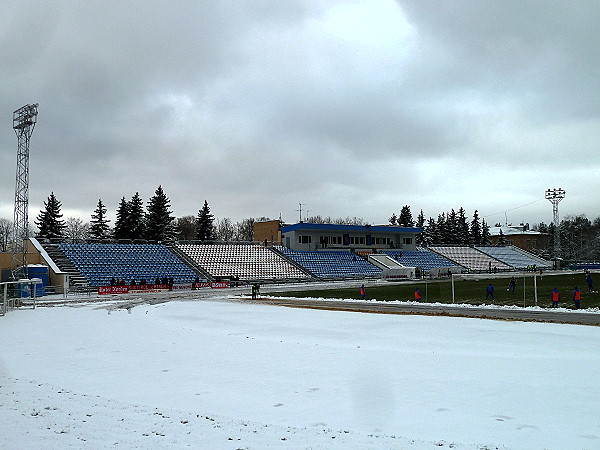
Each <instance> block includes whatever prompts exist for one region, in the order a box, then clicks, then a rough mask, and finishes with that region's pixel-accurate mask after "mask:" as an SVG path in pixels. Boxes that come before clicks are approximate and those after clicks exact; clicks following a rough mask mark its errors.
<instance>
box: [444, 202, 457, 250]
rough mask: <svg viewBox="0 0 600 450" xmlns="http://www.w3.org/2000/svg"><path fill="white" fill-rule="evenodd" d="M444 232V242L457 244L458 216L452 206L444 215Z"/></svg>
mask: <svg viewBox="0 0 600 450" xmlns="http://www.w3.org/2000/svg"><path fill="white" fill-rule="evenodd" d="M446 233H447V241H446V244H458V217H457V215H456V211H454V208H452V211H450V212H449V213H448V214H447V215H446Z"/></svg>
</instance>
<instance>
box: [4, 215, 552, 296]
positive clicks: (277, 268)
mask: <svg viewBox="0 0 600 450" xmlns="http://www.w3.org/2000/svg"><path fill="white" fill-rule="evenodd" d="M257 225H258V227H259V228H260V227H261V226H262V227H263V232H262V234H261V232H258V233H256V234H255V237H263V236H264V240H262V239H261V240H260V242H193V241H192V242H177V243H175V242H173V243H167V244H164V243H163V244H161V243H146V242H139V243H137V242H136V243H134V242H128V243H115V242H113V243H90V242H81V243H66V242H56V241H52V242H49V241H47V242H44V243H40V242H38V241H37V240H36V239H35V238H31V239H30V243H29V247H28V252H29V253H28V254H29V256H28V259H29V260H30V261H31V262H32V263H34V264H41V265H46V266H47V267H48V283H49V285H50V286H51V287H52V286H53V287H55V288H56V289H55V290H56V291H59V290H61V287H62V289H66V288H68V286H90V287H100V286H107V285H109V284H110V283H111V281H112V279H113V278H114V279H115V280H118V281H124V282H125V283H126V284H132V282H133V281H135V282H136V283H138V284H139V283H141V282H142V281H143V280H146V281H147V282H148V283H153V282H154V281H155V280H156V279H157V278H158V279H160V280H163V279H164V278H168V279H172V281H173V283H179V284H189V283H192V282H195V281H201V282H204V281H207V282H219V281H227V280H229V281H234V282H236V281H239V282H241V283H254V282H259V283H260V282H286V281H311V280H317V279H320V280H341V279H361V278H377V279H394V278H402V277H407V276H398V275H397V274H409V275H408V277H411V278H412V277H414V276H427V275H429V276H433V277H436V276H444V275H447V274H448V273H449V272H452V273H458V272H463V273H466V272H488V271H490V270H494V271H510V270H527V269H528V268H530V267H532V266H535V267H536V268H540V269H546V268H550V267H551V266H552V265H551V263H549V262H547V261H545V260H543V259H541V258H539V257H537V256H536V255H533V254H531V253H529V252H527V251H525V250H522V249H520V248H517V247H515V246H505V247H500V246H480V247H476V248H473V247H460V246H448V247H443V246H432V247H428V248H423V247H417V246H416V245H415V236H416V234H417V233H419V232H421V230H420V229H418V228H403V227H391V226H390V227H387V226H351V225H328V224H305V223H301V224H296V225H284V224H282V223H281V222H280V221H269V222H267V223H264V224H260V223H259V224H257ZM286 244H289V246H288V245H286ZM386 258H387V259H386ZM405 269H406V270H405ZM410 269H414V270H410ZM417 269H418V270H417ZM5 272H8V271H6V270H5V271H3V277H4V276H5ZM415 274H416V275H415ZM442 274H443V275H442ZM8 275H10V274H8Z"/></svg>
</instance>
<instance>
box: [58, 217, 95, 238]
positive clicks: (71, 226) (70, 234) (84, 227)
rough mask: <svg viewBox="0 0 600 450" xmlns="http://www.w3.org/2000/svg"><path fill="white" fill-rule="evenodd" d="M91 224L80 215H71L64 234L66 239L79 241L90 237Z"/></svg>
mask: <svg viewBox="0 0 600 450" xmlns="http://www.w3.org/2000/svg"><path fill="white" fill-rule="evenodd" d="M89 233H90V224H89V223H84V222H83V220H81V219H80V218H78V217H69V218H68V219H67V220H66V222H65V229H64V231H63V236H64V238H65V239H66V240H69V241H71V242H77V241H82V240H85V239H87V238H88V237H89Z"/></svg>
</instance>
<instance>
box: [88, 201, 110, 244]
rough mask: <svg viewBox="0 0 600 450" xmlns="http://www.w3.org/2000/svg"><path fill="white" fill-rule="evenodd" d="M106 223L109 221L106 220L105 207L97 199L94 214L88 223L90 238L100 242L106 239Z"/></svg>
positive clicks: (107, 230)
mask: <svg viewBox="0 0 600 450" xmlns="http://www.w3.org/2000/svg"><path fill="white" fill-rule="evenodd" d="M108 222H110V220H107V219H106V206H104V203H102V199H98V206H96V209H95V210H94V214H92V220H91V221H90V231H89V234H90V237H92V238H94V239H100V240H105V239H107V238H108V236H109V234H110V233H109V231H110V227H109V226H108Z"/></svg>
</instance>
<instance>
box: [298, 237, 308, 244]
mask: <svg viewBox="0 0 600 450" xmlns="http://www.w3.org/2000/svg"><path fill="white" fill-rule="evenodd" d="M298 242H299V243H300V244H310V243H311V238H310V236H298Z"/></svg>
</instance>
